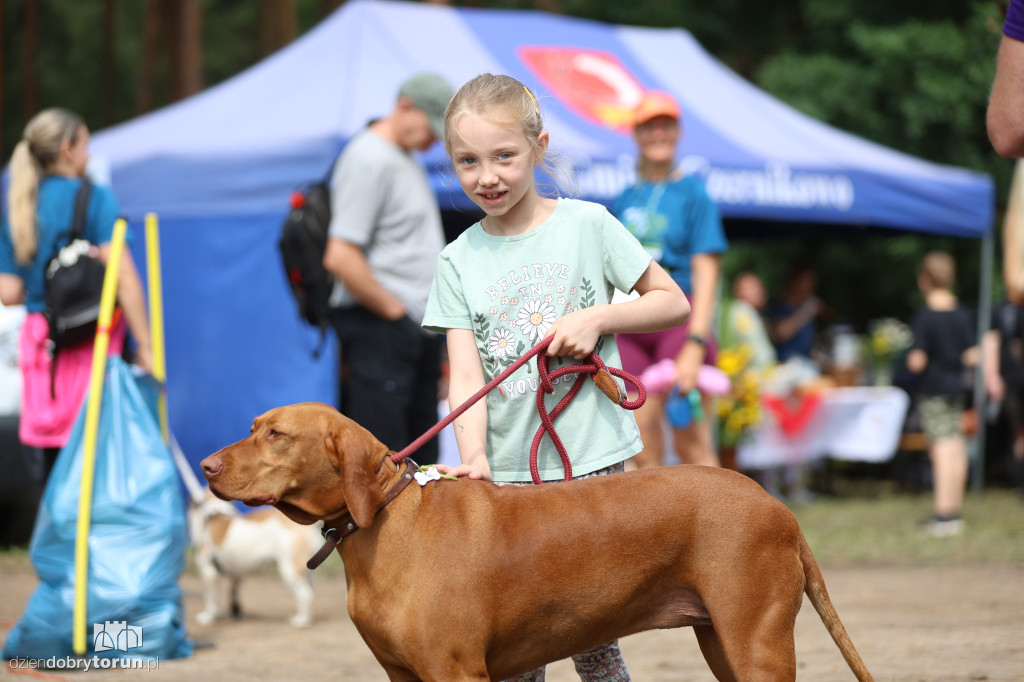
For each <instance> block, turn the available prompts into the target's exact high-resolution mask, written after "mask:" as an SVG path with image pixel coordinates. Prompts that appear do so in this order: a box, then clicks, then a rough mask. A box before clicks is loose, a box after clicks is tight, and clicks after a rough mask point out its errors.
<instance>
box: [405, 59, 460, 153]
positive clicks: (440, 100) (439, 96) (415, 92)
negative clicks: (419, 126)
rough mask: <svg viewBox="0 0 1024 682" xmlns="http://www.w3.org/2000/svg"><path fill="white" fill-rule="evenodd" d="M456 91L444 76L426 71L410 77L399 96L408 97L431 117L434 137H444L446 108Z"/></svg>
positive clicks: (440, 138)
mask: <svg viewBox="0 0 1024 682" xmlns="http://www.w3.org/2000/svg"><path fill="white" fill-rule="evenodd" d="M453 94H455V91H454V90H453V89H452V86H451V85H450V84H449V83H448V81H446V80H445V79H444V78H443V77H442V76H439V75H438V74H436V73H430V72H427V71H424V72H422V73H418V74H416V75H415V76H412V77H410V78H409V79H408V80H406V81H405V82H404V83H402V87H401V88H399V89H398V96H399V97H408V98H409V99H411V100H412V103H413V104H414V105H415V106H416V108H417V109H420V110H422V111H423V112H424V113H426V115H427V116H429V117H430V129H431V130H433V131H434V137H436V138H437V139H439V140H442V139H444V110H445V108H446V107H447V106H448V102H450V101H451V99H452V95H453Z"/></svg>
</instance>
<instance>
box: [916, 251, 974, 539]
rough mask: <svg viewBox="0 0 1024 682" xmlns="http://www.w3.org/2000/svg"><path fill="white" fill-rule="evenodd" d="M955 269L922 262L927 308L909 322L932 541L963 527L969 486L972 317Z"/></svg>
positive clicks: (946, 259) (946, 258)
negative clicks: (928, 469)
mask: <svg viewBox="0 0 1024 682" xmlns="http://www.w3.org/2000/svg"><path fill="white" fill-rule="evenodd" d="M955 278H956V266H955V263H954V261H953V258H952V257H951V256H950V255H949V254H946V253H940V252H932V253H929V254H927V255H926V256H925V257H924V259H923V260H922V261H921V265H920V267H919V268H918V274H917V286H918V288H920V290H921V293H922V294H924V298H925V308H923V309H921V310H919V311H917V313H915V315H914V319H913V321H912V323H911V328H912V329H913V332H914V344H913V346H911V350H910V353H908V355H907V367H908V368H909V369H910V371H912V372H914V373H917V374H919V375H920V377H919V379H918V394H919V399H918V409H919V410H920V413H921V422H922V426H923V427H924V432H925V435H926V436H927V438H928V457H929V459H931V463H932V479H933V489H934V492H935V507H934V514H933V516H932V518H931V520H930V521H929V523H928V529H929V531H930V532H931V533H932V534H933V535H936V536H946V535H955V534H957V533H959V532H960V531H961V530H962V528H963V520H962V519H961V516H960V513H961V506H962V505H963V498H964V490H965V488H966V487H967V444H966V442H965V440H964V433H963V427H962V420H963V413H964V399H965V392H966V385H965V381H964V377H965V373H966V368H967V367H973V366H974V365H976V364H977V355H978V349H977V346H976V345H975V342H974V336H975V335H974V331H973V330H972V325H971V319H970V315H968V314H967V312H966V311H965V310H963V309H962V308H960V307H959V304H958V302H957V298H956V296H955V295H954V294H953V291H952V289H953V283H954V281H955Z"/></svg>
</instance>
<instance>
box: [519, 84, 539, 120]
mask: <svg viewBox="0 0 1024 682" xmlns="http://www.w3.org/2000/svg"><path fill="white" fill-rule="evenodd" d="M523 90H526V94H527V95H529V96H530V101H531V102H533V108H534V110H536V112H537V114H538V115H539V114H540V106H539V105H538V104H537V98H536V97H534V96H533V93H532V92H530V88H528V87H526V86H525V85H524V86H523Z"/></svg>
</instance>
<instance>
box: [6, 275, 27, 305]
mask: <svg viewBox="0 0 1024 682" xmlns="http://www.w3.org/2000/svg"><path fill="white" fill-rule="evenodd" d="M24 302H25V282H24V280H22V279H21V277H18V276H17V275H12V274H9V273H3V274H0V303H3V304H4V305H21V304H22V303H24Z"/></svg>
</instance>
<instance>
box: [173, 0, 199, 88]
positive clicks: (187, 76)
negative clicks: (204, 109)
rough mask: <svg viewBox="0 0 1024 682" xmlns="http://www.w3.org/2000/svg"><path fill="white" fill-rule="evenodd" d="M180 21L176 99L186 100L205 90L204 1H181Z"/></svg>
mask: <svg viewBox="0 0 1024 682" xmlns="http://www.w3.org/2000/svg"><path fill="white" fill-rule="evenodd" d="M176 4H177V5H178V10H179V12H180V17H179V21H178V32H177V33H178V35H177V40H176V41H175V42H177V43H178V46H179V47H178V49H177V50H176V51H177V53H178V59H179V65H178V68H177V69H176V71H177V72H178V79H177V81H176V83H175V88H174V91H175V97H174V98H175V99H184V98H185V97H188V96H189V95H194V94H196V93H197V92H199V91H200V90H202V89H203V3H202V0H180V1H179V2H178V3H176Z"/></svg>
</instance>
